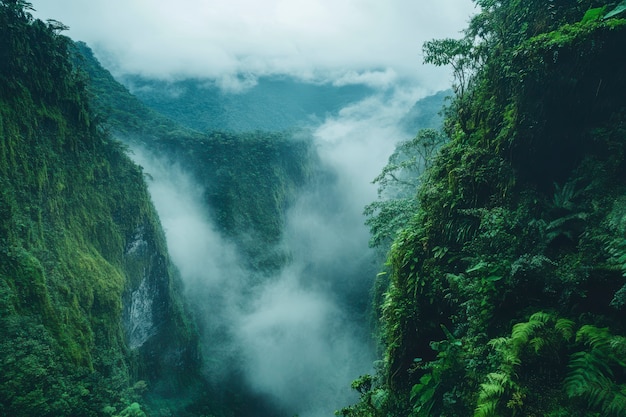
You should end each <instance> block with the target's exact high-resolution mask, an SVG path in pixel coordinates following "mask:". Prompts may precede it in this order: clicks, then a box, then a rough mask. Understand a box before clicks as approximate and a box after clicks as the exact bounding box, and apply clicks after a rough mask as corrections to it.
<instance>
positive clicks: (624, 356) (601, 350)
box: [564, 325, 626, 417]
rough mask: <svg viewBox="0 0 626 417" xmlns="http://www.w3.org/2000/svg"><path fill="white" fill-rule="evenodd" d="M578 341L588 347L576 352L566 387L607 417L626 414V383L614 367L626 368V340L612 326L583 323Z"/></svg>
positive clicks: (572, 394) (568, 392) (570, 393)
mask: <svg viewBox="0 0 626 417" xmlns="http://www.w3.org/2000/svg"><path fill="white" fill-rule="evenodd" d="M576 340H577V342H579V343H583V344H584V345H586V346H587V347H588V350H586V351H579V352H576V353H574V354H573V355H572V358H571V360H570V364H569V373H568V375H567V378H566V379H565V381H564V387H565V391H566V393H567V395H568V396H569V397H570V398H580V399H582V400H584V401H585V402H586V404H588V406H589V408H590V409H592V410H597V411H601V412H602V415H605V416H617V417H619V416H623V415H626V384H624V383H618V382H616V377H615V375H614V369H620V370H621V372H623V371H624V369H625V368H626V339H625V338H624V337H622V336H614V335H612V334H611V333H610V332H609V330H608V328H598V327H595V326H592V325H585V326H582V327H581V328H580V329H579V330H578V332H577V334H576Z"/></svg>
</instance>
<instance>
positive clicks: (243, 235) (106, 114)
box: [74, 42, 321, 272]
mask: <svg viewBox="0 0 626 417" xmlns="http://www.w3.org/2000/svg"><path fill="white" fill-rule="evenodd" d="M74 61H75V62H76V63H77V65H78V66H79V67H80V68H82V69H83V70H84V71H85V73H86V74H87V76H88V78H89V85H88V90H89V91H90V93H91V97H92V102H93V104H94V107H95V109H96V111H97V112H98V114H100V115H102V117H103V119H104V120H105V121H106V126H108V128H109V129H110V131H111V132H112V133H113V134H114V135H115V136H116V137H118V138H120V139H121V140H123V141H124V142H125V143H127V144H129V145H130V146H131V147H135V146H138V147H140V148H143V149H145V150H148V151H150V152H151V153H152V154H153V155H155V156H159V155H160V156H161V157H163V156H167V158H168V159H169V160H170V162H171V163H173V164H179V165H181V166H183V167H185V169H186V170H187V171H188V172H190V173H191V174H192V175H193V176H194V178H195V180H196V181H197V182H198V183H199V184H201V185H202V187H203V193H204V200H205V201H206V204H207V213H210V214H211V216H212V217H213V220H214V222H215V224H216V225H217V226H218V227H219V230H220V232H221V233H223V234H224V235H225V236H227V237H230V238H232V239H234V240H235V241H236V242H237V244H238V246H239V248H240V249H241V250H242V251H243V254H244V255H245V256H244V257H243V259H245V260H246V261H247V262H248V264H249V266H251V267H252V268H253V269H254V270H258V271H261V272H264V271H265V272H266V271H271V270H275V269H276V268H277V267H280V266H281V265H282V264H283V263H284V260H285V256H286V255H285V253H283V251H282V250H281V248H279V247H278V246H277V245H278V244H279V242H280V238H281V233H282V229H283V223H284V216H285V211H286V208H287V207H288V206H289V205H290V204H291V203H292V202H293V201H294V199H295V196H296V194H297V190H298V189H301V188H302V187H304V186H305V185H306V184H307V183H308V182H309V181H310V179H311V177H312V176H313V175H314V173H315V171H317V170H319V169H321V167H319V161H318V160H317V158H316V156H315V152H314V150H313V147H312V141H311V139H312V138H311V135H310V132H308V131H307V130H304V129H300V130H286V131H262V130H253V131H249V132H233V131H230V132H226V131H211V132H206V133H200V132H198V131H196V130H194V127H195V126H194V125H193V124H190V125H187V126H185V125H180V124H178V123H176V122H174V121H173V120H171V119H168V118H166V117H165V116H163V115H161V114H159V113H157V112H156V111H154V110H152V109H150V108H148V107H147V106H146V105H145V104H144V103H142V102H141V101H140V100H139V99H138V98H137V97H135V96H134V95H132V94H131V93H130V92H129V91H128V90H127V89H126V88H125V87H124V86H122V85H121V84H119V83H118V82H117V81H115V79H114V78H113V77H112V76H111V74H110V73H109V72H108V71H107V70H106V69H104V68H103V67H102V66H101V65H100V63H99V62H98V61H97V59H96V58H95V57H94V55H93V53H92V51H91V50H90V49H89V48H88V47H87V45H85V44H83V43H80V42H79V43H77V44H76V50H75V54H74ZM194 104H197V103H195V102H194V101H192V102H191V104H190V103H186V104H185V106H187V107H186V109H187V112H189V111H190V109H191V108H195V107H199V108H205V107H206V106H195V105H194ZM178 105H179V106H181V105H182V104H180V103H179V104H178ZM173 107H176V106H173ZM205 110H206V108H205ZM205 110H203V111H205ZM215 117H217V115H216V116H215ZM218 118H219V117H218ZM216 123H217V124H223V123H226V122H225V121H219V120H218V121H216ZM254 127H255V129H258V128H259V127H258V126H256V125H255V126H254Z"/></svg>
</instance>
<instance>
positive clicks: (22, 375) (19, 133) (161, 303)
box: [0, 1, 198, 416]
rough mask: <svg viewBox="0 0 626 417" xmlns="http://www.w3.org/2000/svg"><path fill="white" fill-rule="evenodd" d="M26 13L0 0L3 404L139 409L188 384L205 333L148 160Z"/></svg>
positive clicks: (49, 29)
mask: <svg viewBox="0 0 626 417" xmlns="http://www.w3.org/2000/svg"><path fill="white" fill-rule="evenodd" d="M29 10H30V7H29V5H28V3H25V2H14V1H2V2H0V32H1V35H0V213H1V215H0V333H2V339H1V340H0V373H1V374H2V379H1V380H0V415H3V416H33V415H39V416H77V415H81V416H98V415H103V414H108V415H114V414H115V415H130V413H133V414H132V415H144V414H143V411H142V410H141V406H140V405H139V403H138V402H141V395H142V393H143V392H144V391H145V390H146V389H149V390H151V391H152V392H165V391H167V392H168V393H169V394H170V395H175V393H176V392H183V391H185V390H186V389H187V387H186V385H187V384H189V387H190V388H191V384H192V383H193V381H194V379H195V378H196V377H195V376H194V375H196V376H197V370H196V369H197V363H198V349H197V333H196V330H195V326H194V325H193V323H192V322H191V321H190V317H189V315H188V312H187V311H186V308H185V304H184V302H183V300H182V298H181V289H180V279H179V277H178V274H177V271H176V270H175V268H174V267H173V265H172V264H171V262H170V260H169V256H168V252H167V247H166V243H165V239H164V235H163V231H162V229H161V226H160V223H159V219H158V217H157V215H156V213H155V210H154V208H153V206H152V203H151V200H150V196H149V194H148V191H147V187H146V184H145V181H144V175H143V173H142V171H141V169H140V168H139V167H138V166H136V165H135V164H134V163H132V162H131V161H130V159H129V158H128V157H127V155H126V153H125V148H124V146H122V145H121V144H120V142H118V141H115V140H113V139H112V138H111V137H110V136H109V135H107V134H106V133H105V132H103V131H102V129H101V126H100V125H99V124H98V123H97V121H96V116H95V115H94V113H93V111H92V110H91V106H90V101H89V98H88V94H87V92H86V90H85V80H84V78H82V77H81V76H80V74H79V73H78V72H77V71H76V68H75V67H74V66H73V65H72V63H71V62H70V61H69V60H68V59H67V57H68V50H69V48H70V45H71V41H70V40H69V39H68V38H66V37H64V36H62V35H60V34H59V32H60V31H61V30H62V25H60V24H59V23H58V22H49V23H44V22H42V21H40V20H35V19H33V18H32V16H31V14H30V13H29Z"/></svg>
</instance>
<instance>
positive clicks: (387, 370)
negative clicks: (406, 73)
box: [340, 0, 626, 417]
mask: <svg viewBox="0 0 626 417" xmlns="http://www.w3.org/2000/svg"><path fill="white" fill-rule="evenodd" d="M476 3H477V5H478V6H479V7H480V13H478V14H477V15H476V16H475V17H474V18H473V19H472V20H471V22H470V24H469V27H468V28H467V29H466V31H465V37H464V38H462V39H460V40H457V39H444V40H434V41H430V42H427V43H426V44H425V45H424V52H425V61H426V62H427V63H432V64H436V65H452V67H453V69H454V71H455V98H454V99H453V101H452V103H451V104H450V105H449V107H448V108H447V112H446V121H445V126H444V130H443V134H445V136H447V138H448V139H449V141H448V142H447V143H446V144H444V145H443V146H442V147H441V149H440V151H439V152H438V154H437V156H436V157H435V158H434V159H432V160H431V161H426V162H429V165H430V166H429V167H428V168H427V169H426V170H425V171H424V173H423V174H422V175H421V177H419V178H416V179H418V180H419V181H418V182H419V188H417V195H416V197H415V201H414V202H413V204H411V206H410V207H411V214H410V216H405V217H403V218H401V223H402V224H401V227H400V229H401V230H400V231H399V232H398V233H397V234H395V239H394V240H393V243H392V244H391V246H390V251H389V256H388V265H387V267H388V277H389V278H388V283H387V287H386V291H385V293H384V296H383V299H382V301H381V306H380V311H381V315H382V319H381V320H382V322H381V326H382V330H381V339H382V343H383V348H384V357H383V360H382V361H381V364H380V369H379V371H378V373H377V374H376V375H374V376H370V375H366V376H363V377H361V378H360V379H358V380H356V381H354V384H353V387H354V388H355V389H356V390H357V391H358V392H359V393H360V395H361V401H360V403H358V404H356V405H354V406H352V407H348V408H346V409H344V410H342V411H341V412H340V414H342V415H344V416H400V415H404V416H409V415H410V416H471V415H474V416H476V417H484V416H515V415H526V416H554V417H556V416H624V415H626V327H625V324H624V320H623V318H624V313H625V311H624V310H625V308H626V304H625V302H626V299H625V295H626V278H625V277H626V222H625V219H626V197H625V196H626V194H625V192H626V160H625V157H626V155H625V151H626V142H625V141H624V138H625V137H626V136H625V134H626V131H625V130H624V129H625V128H624V126H625V122H626V98H625V96H624V94H623V92H624V91H625V89H626V71H625V70H626V58H625V56H624V54H623V53H622V51H623V47H624V45H626V20H625V19H622V17H624V11H625V10H626V4H624V2H622V3H619V4H617V2H607V1H594V0H588V1H579V0H576V1H575V0H553V1H519V0H505V1H494V0H476ZM421 144H423V141H422V142H420V141H417V142H416V143H415V144H414V146H412V147H411V146H409V147H408V149H413V150H414V151H415V150H416V149H423V148H420V146H422V145H421ZM403 161H407V159H406V158H405V159H400V160H399V161H395V162H396V163H395V165H392V166H390V167H388V170H389V172H390V173H391V174H393V175H395V176H396V177H398V175H399V173H402V172H404V174H405V177H401V178H403V179H405V180H406V178H410V175H409V174H410V172H408V171H407V170H404V171H403V167H404V166H407V167H408V168H414V167H415V166H414V165H412V164H409V165H406V164H404V166H403V164H402V162H403ZM392 162H394V161H392ZM389 172H388V173H389ZM388 173H386V172H383V174H381V175H382V176H381V177H379V180H381V179H384V178H387V179H389V178H393V177H389V176H387V177H386V176H385V175H386V174H388ZM413 178H415V177H413ZM370 214H376V212H375V211H374V212H373V213H370ZM396 214H397V213H396ZM383 218H384V217H380V216H379V217H374V218H373V220H371V222H373V224H374V226H376V227H378V229H375V230H374V231H376V230H378V231H381V230H382V231H383V232H386V233H388V232H389V231H390V230H391V231H395V230H396V229H397V228H398V227H395V228H392V229H384V228H383V226H384V224H381V223H380V220H381V219H383ZM391 218H392V219H395V220H397V219H398V217H397V216H392V217H391Z"/></svg>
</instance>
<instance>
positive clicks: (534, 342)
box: [528, 337, 546, 353]
mask: <svg viewBox="0 0 626 417" xmlns="http://www.w3.org/2000/svg"><path fill="white" fill-rule="evenodd" d="M528 344H529V345H530V346H531V347H532V348H533V350H534V351H535V353H539V351H540V350H541V348H542V347H544V346H545V344H546V339H544V338H542V337H533V338H532V339H531V340H530V342H528Z"/></svg>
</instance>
